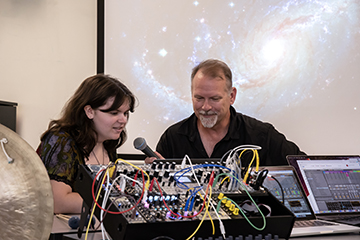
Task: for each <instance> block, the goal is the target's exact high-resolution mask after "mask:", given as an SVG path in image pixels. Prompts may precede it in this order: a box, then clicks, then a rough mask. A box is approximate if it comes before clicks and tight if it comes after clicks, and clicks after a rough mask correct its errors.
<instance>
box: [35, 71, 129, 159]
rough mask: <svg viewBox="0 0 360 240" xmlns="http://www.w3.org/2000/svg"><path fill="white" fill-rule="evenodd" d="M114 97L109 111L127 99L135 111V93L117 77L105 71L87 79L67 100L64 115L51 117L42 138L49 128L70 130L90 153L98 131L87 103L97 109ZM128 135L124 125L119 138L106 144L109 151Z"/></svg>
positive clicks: (85, 152) (114, 148) (50, 129)
mask: <svg viewBox="0 0 360 240" xmlns="http://www.w3.org/2000/svg"><path fill="white" fill-rule="evenodd" d="M112 97H114V102H113V104H112V106H111V107H110V108H109V109H107V110H106V111H112V110H116V109H118V108H119V107H120V106H121V105H122V104H123V103H124V102H125V101H126V100H128V101H129V106H130V112H134V107H135V96H134V95H133V93H132V92H131V91H130V90H129V89H128V88H127V87H126V86H125V85H124V84H123V83H121V82H120V81H119V80H118V79H116V78H114V77H111V76H109V75H103V74H97V75H94V76H91V77H89V78H87V79H85V80H84V81H83V82H82V83H81V85H80V86H79V87H78V89H77V90H76V92H75V94H74V95H73V96H72V97H71V98H70V99H69V100H68V102H67V103H66V104H65V106H64V108H63V110H62V116H61V118H59V119H58V120H52V121H50V123H49V127H48V130H47V131H46V132H44V133H43V135H42V136H41V140H43V139H44V138H45V136H46V135H47V133H48V132H59V131H61V130H64V131H67V132H69V133H70V135H71V136H72V137H73V138H74V139H75V142H76V144H77V146H78V147H79V149H80V150H81V151H83V152H82V153H83V155H84V156H85V157H88V156H89V154H90V152H91V151H92V149H93V148H94V146H95V144H96V142H97V133H96V131H95V128H94V124H93V121H92V120H91V119H89V118H88V117H87V116H86V114H85V110H84V107H85V106H86V105H90V106H91V108H93V109H96V108H98V107H100V106H103V105H105V104H106V102H107V100H108V99H109V98H112ZM126 138H127V135H126V130H125V129H124V131H122V132H121V134H120V137H119V139H117V140H107V141H105V142H104V147H105V149H106V150H107V151H108V152H110V153H111V152H114V151H116V148H118V147H119V146H121V145H122V144H123V143H124V142H125V141H126Z"/></svg>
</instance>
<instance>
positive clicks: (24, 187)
mask: <svg viewBox="0 0 360 240" xmlns="http://www.w3.org/2000/svg"><path fill="white" fill-rule="evenodd" d="M5 142H7V143H5ZM4 150H5V152H4ZM8 157H10V158H11V159H8ZM53 214H54V201H53V195H52V190H51V185H50V179H49V176H48V174H47V171H46V169H45V166H44V164H43V163H42V161H41V159H40V157H39V156H38V155H37V154H36V152H35V151H34V149H33V148H32V147H31V146H30V145H29V144H28V143H27V142H26V141H25V140H23V139H22V138H21V137H20V136H19V135H18V134H16V133H15V132H13V131H12V130H10V129H9V128H7V127H5V126H4V125H1V124H0V229H1V231H0V239H31V240H32V239H44V240H47V239H49V236H50V232H51V228H52V223H53Z"/></svg>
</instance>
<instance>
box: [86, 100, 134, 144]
mask: <svg viewBox="0 0 360 240" xmlns="http://www.w3.org/2000/svg"><path fill="white" fill-rule="evenodd" d="M113 102H114V97H111V98H109V99H108V100H107V102H106V104H105V105H103V106H101V107H99V108H97V109H92V108H91V107H90V105H87V106H85V113H86V115H87V116H88V118H89V119H92V120H93V122H94V128H95V131H96V133H97V135H98V142H104V141H106V140H116V139H118V138H119V137H120V133H121V132H122V131H123V130H124V128H125V126H126V123H127V121H128V119H129V111H130V106H129V100H125V101H124V103H123V104H122V105H121V106H120V107H119V108H118V109H116V110H113V111H110V112H105V111H106V110H108V109H109V108H110V107H111V106H112V104H113Z"/></svg>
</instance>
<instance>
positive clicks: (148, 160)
mask: <svg viewBox="0 0 360 240" xmlns="http://www.w3.org/2000/svg"><path fill="white" fill-rule="evenodd" d="M155 154H156V155H158V159H165V158H164V157H163V156H161V154H160V153H158V152H156V151H155ZM155 159H156V158H155V157H146V158H145V163H146V164H151V163H152V162H153V161H154V160H155Z"/></svg>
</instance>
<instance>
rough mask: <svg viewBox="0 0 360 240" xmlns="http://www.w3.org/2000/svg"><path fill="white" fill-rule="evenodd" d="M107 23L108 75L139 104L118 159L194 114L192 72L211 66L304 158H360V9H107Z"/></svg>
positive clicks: (201, 5) (269, 5)
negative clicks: (227, 70) (224, 72)
mask: <svg viewBox="0 0 360 240" xmlns="http://www.w3.org/2000/svg"><path fill="white" fill-rule="evenodd" d="M104 15H105V24H104V30H105V37H104V44H105V48H104V56H103V57H104V72H105V73H107V74H110V75H113V76H115V77H117V78H119V79H120V80H121V81H123V82H124V83H125V84H126V85H127V86H128V87H129V88H130V89H131V90H132V91H133V92H134V93H135V95H136V96H137V98H138V100H139V104H138V106H137V107H136V109H135V113H134V114H131V116H130V119H129V123H128V126H127V131H128V136H129V138H128V140H127V142H126V143H125V145H124V146H122V147H120V148H119V149H118V152H119V153H130V154H139V153H140V154H141V152H139V151H138V150H136V149H134V147H133V140H134V139H135V138H136V137H137V136H141V137H144V138H145V139H146V141H147V143H148V145H149V146H150V147H151V148H153V149H155V147H156V143H157V141H158V139H159V137H160V135H161V134H162V133H163V131H164V130H165V129H166V128H167V127H168V126H170V125H171V124H173V123H175V122H177V121H179V120H181V119H183V118H186V117H188V116H189V115H190V114H192V112H193V110H192V103H191V92H190V74H191V70H192V68H193V67H194V66H195V65H196V64H197V63H199V62H200V61H202V60H205V59H208V58H216V59H221V60H223V61H225V62H226V63H227V64H228V65H229V66H230V67H231V69H232V72H233V85H234V86H235V87H236V88H237V91H238V93H237V97H236V101H235V103H234V107H235V108H236V110H237V111H239V112H242V113H244V114H246V115H249V116H252V117H255V118H257V119H259V120H262V121H265V122H270V123H272V124H273V125H274V126H275V128H276V129H277V130H279V131H280V132H282V133H284V134H285V135H286V137H287V138H288V139H289V140H291V141H294V142H295V143H297V144H298V145H299V147H300V148H301V149H302V150H303V151H305V152H306V153H308V154H360V126H359V123H360V94H359V90H360V80H359V76H360V56H359V54H360V16H359V15H360V2H359V1H357V0H346V1H345V0H344V1H342V0H336V1H332V0H317V1H310V0H304V1H303V0H298V1H290V0H288V1H277V0H253V1H248V0H238V1H224V0H214V1H206V0H203V1H188V0H181V1H179V0H177V1H171V0H167V1H166V0H151V1H145V0H144V1H141V0H134V1H119V0H106V1H105V11H104ZM179 147H181V146H179Z"/></svg>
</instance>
